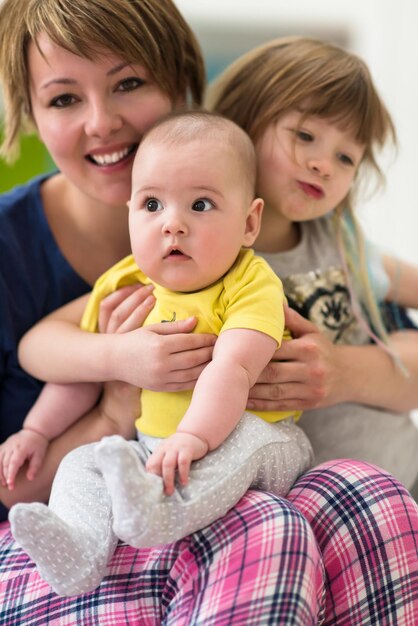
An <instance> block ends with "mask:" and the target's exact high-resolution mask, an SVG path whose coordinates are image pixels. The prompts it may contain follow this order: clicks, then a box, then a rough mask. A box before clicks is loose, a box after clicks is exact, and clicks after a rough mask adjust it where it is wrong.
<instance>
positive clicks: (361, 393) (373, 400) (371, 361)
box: [248, 308, 418, 412]
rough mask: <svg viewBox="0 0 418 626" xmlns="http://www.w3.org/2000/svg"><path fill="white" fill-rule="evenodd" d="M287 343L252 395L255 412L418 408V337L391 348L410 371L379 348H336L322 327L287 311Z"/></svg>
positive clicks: (394, 339)
mask: <svg viewBox="0 0 418 626" xmlns="http://www.w3.org/2000/svg"><path fill="white" fill-rule="evenodd" d="M286 326H287V327H288V328H289V329H290V331H291V332H292V335H293V337H294V339H293V340H291V341H285V342H283V344H282V345H281V347H280V349H279V350H277V352H276V353H275V355H274V357H273V361H271V362H270V363H269V364H268V366H267V367H266V368H265V370H264V371H263V373H262V374H261V376H260V377H259V379H258V383H257V384H256V385H255V386H254V387H253V388H252V389H251V391H250V396H249V397H250V401H249V404H248V408H250V409H252V410H287V409H295V410H296V409H301V410H305V409H313V408H318V407H325V406H332V405H335V404H340V403H342V402H355V403H359V404H367V405H370V406H375V407H378V408H381V409H386V410H389V411H395V412H402V411H410V410H412V409H414V408H416V407H418V332H416V331H402V332H399V333H394V334H393V335H391V345H392V347H393V349H394V350H395V351H396V353H397V354H398V355H399V357H400V359H401V360H402V362H403V364H404V365H405V366H406V368H407V369H408V371H409V376H405V374H404V373H403V372H402V371H401V370H400V369H399V368H398V367H396V366H395V364H394V362H393V360H392V358H391V357H390V356H388V354H386V353H385V352H384V351H383V350H382V349H381V348H379V347H378V346H375V345H365V346H339V345H334V344H332V343H331V342H330V341H329V340H328V339H327V338H326V337H325V336H324V335H323V334H321V333H320V332H319V331H318V329H317V328H316V326H315V325H314V324H312V323H311V322H309V321H308V320H306V319H304V318H303V317H301V316H300V315H299V314H298V313H297V312H296V311H293V310H292V309H288V308H287V309H286Z"/></svg>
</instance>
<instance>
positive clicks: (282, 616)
mask: <svg viewBox="0 0 418 626" xmlns="http://www.w3.org/2000/svg"><path fill="white" fill-rule="evenodd" d="M289 499H290V500H291V502H289V501H287V500H283V499H280V498H274V497H272V496H269V495H267V494H263V493H260V492H255V491H251V492H248V494H246V496H245V497H244V498H242V500H241V501H240V502H239V503H238V505H237V506H236V507H235V508H234V509H232V510H231V511H230V512H229V513H228V515H226V516H225V517H224V518H223V519H222V520H219V521H217V522H216V523H214V524H212V525H211V526H209V527H207V528H205V529H203V530H202V531H200V532H198V533H195V534H194V535H192V536H190V537H188V538H186V539H184V540H182V541H179V542H177V543H175V544H172V545H170V546H165V547H162V548H153V549H145V550H140V551H138V550H134V549H133V548H130V547H129V546H126V545H123V544H121V545H119V546H118V549H117V551H116V553H115V555H114V557H113V559H112V561H111V563H110V565H109V573H108V576H107V577H106V578H105V579H104V580H103V582H102V584H101V585H100V587H99V588H98V589H97V590H95V591H94V592H91V593H89V594H86V595H83V596H79V597H75V598H59V597H58V596H56V595H55V594H54V593H52V592H51V591H50V588H49V587H48V585H47V584H46V583H44V582H43V581H42V580H41V579H40V578H39V576H38V575H37V573H36V570H35V568H34V565H33V563H31V562H30V561H29V559H28V558H27V557H26V555H25V554H24V553H23V552H22V551H21V550H19V549H18V548H17V547H16V546H15V544H14V543H13V539H12V537H11V535H10V532H9V529H8V524H7V523H3V524H2V525H1V526H0V624H5V625H7V626H52V625H53V626H94V625H100V626H119V625H121V626H122V625H134V624H135V625H138V626H157V624H158V625H161V624H163V625H164V626H186V625H187V626H215V625H216V626H227V625H228V626H244V625H246V626H250V625H255V624H257V626H263V625H267V624H269V625H278V624H280V625H281V626H283V625H285V624H295V625H304V626H308V625H309V626H310V625H312V626H314V625H315V624H319V623H322V622H323V623H324V624H326V625H327V626H331V624H332V625H333V626H343V625H344V626H348V625H350V626H360V625H364V626H366V625H369V624H370V625H371V624H375V625H376V626H388V625H393V626H394V625H395V624H396V625H398V626H414V625H415V624H417V623H418V580H417V575H418V554H417V537H418V508H417V507H416V505H415V503H414V502H413V500H412V499H411V498H410V497H409V496H408V494H407V492H406V491H405V490H404V489H403V488H402V487H401V486H400V485H399V484H398V483H397V482H396V481H395V480H394V479H393V478H392V477H390V476H389V475H387V474H386V473H384V472H381V471H380V470H378V469H376V468H374V467H372V466H370V465H367V464H363V463H357V462H348V461H338V462H334V463H327V464H324V465H322V466H320V467H319V468H316V469H314V470H312V471H310V472H308V473H307V474H306V475H304V476H303V477H302V478H301V479H299V481H298V482H297V483H296V485H295V486H294V487H293V489H292V490H291V492H290V494H289ZM314 535H315V537H316V539H315V537H314ZM321 554H322V556H321ZM321 559H322V560H323V563H324V565H325V569H326V584H325V586H324V576H323V569H322V560H321ZM325 591H326V594H325Z"/></svg>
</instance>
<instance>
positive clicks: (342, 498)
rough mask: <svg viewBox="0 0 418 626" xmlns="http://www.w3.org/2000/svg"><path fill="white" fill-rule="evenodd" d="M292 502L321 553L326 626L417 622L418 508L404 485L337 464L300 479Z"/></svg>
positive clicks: (370, 469) (373, 471)
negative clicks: (305, 521)
mask: <svg viewBox="0 0 418 626" xmlns="http://www.w3.org/2000/svg"><path fill="white" fill-rule="evenodd" d="M288 497H289V499H290V500H291V501H292V502H293V503H294V504H295V505H296V506H297V508H298V510H299V511H301V512H302V513H303V515H304V516H305V517H306V519H307V520H308V521H309V523H310V525H311V527H312V529H313V532H314V534H315V537H316V540H317V542H318V544H319V547H320V550H321V553H322V557H323V561H324V566H325V570H326V573H327V582H326V585H327V593H326V607H325V615H326V618H325V621H324V624H325V625H326V626H360V625H361V626H372V625H375V626H416V625H417V624H418V506H417V505H416V503H415V502H414V500H413V499H412V498H411V497H410V495H409V493H408V492H407V490H406V489H404V487H402V486H401V485H400V484H399V483H398V482H397V481H396V480H395V479H394V478H393V477H392V476H391V475H390V474H387V473H386V472H384V471H383V470H380V469H378V468H376V467H374V466H372V465H369V464H367V463H360V462H357V463H354V462H353V461H346V460H339V461H333V462H329V463H325V464H323V465H321V466H319V467H318V468H316V469H314V470H311V471H310V472H308V473H307V474H305V475H304V476H302V477H301V478H300V479H299V480H298V482H297V483H296V485H295V486H294V487H293V489H292V490H291V492H290V494H289V496H288Z"/></svg>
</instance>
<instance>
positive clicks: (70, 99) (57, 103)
mask: <svg viewBox="0 0 418 626" xmlns="http://www.w3.org/2000/svg"><path fill="white" fill-rule="evenodd" d="M75 102H77V98H76V97H75V96H72V95H71V94H70V93H63V94H61V95H60V96H57V97H56V98H53V99H52V100H51V102H50V103H49V105H50V106H51V107H55V108H56V109H64V108H65V107H68V106H71V105H72V104H74V103H75Z"/></svg>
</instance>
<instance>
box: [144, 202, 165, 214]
mask: <svg viewBox="0 0 418 626" xmlns="http://www.w3.org/2000/svg"><path fill="white" fill-rule="evenodd" d="M145 208H146V209H147V211H149V212H150V213H155V212H156V211H161V209H162V208H163V205H162V204H161V202H160V201H159V200H157V198H148V200H147V201H146V203H145Z"/></svg>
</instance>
